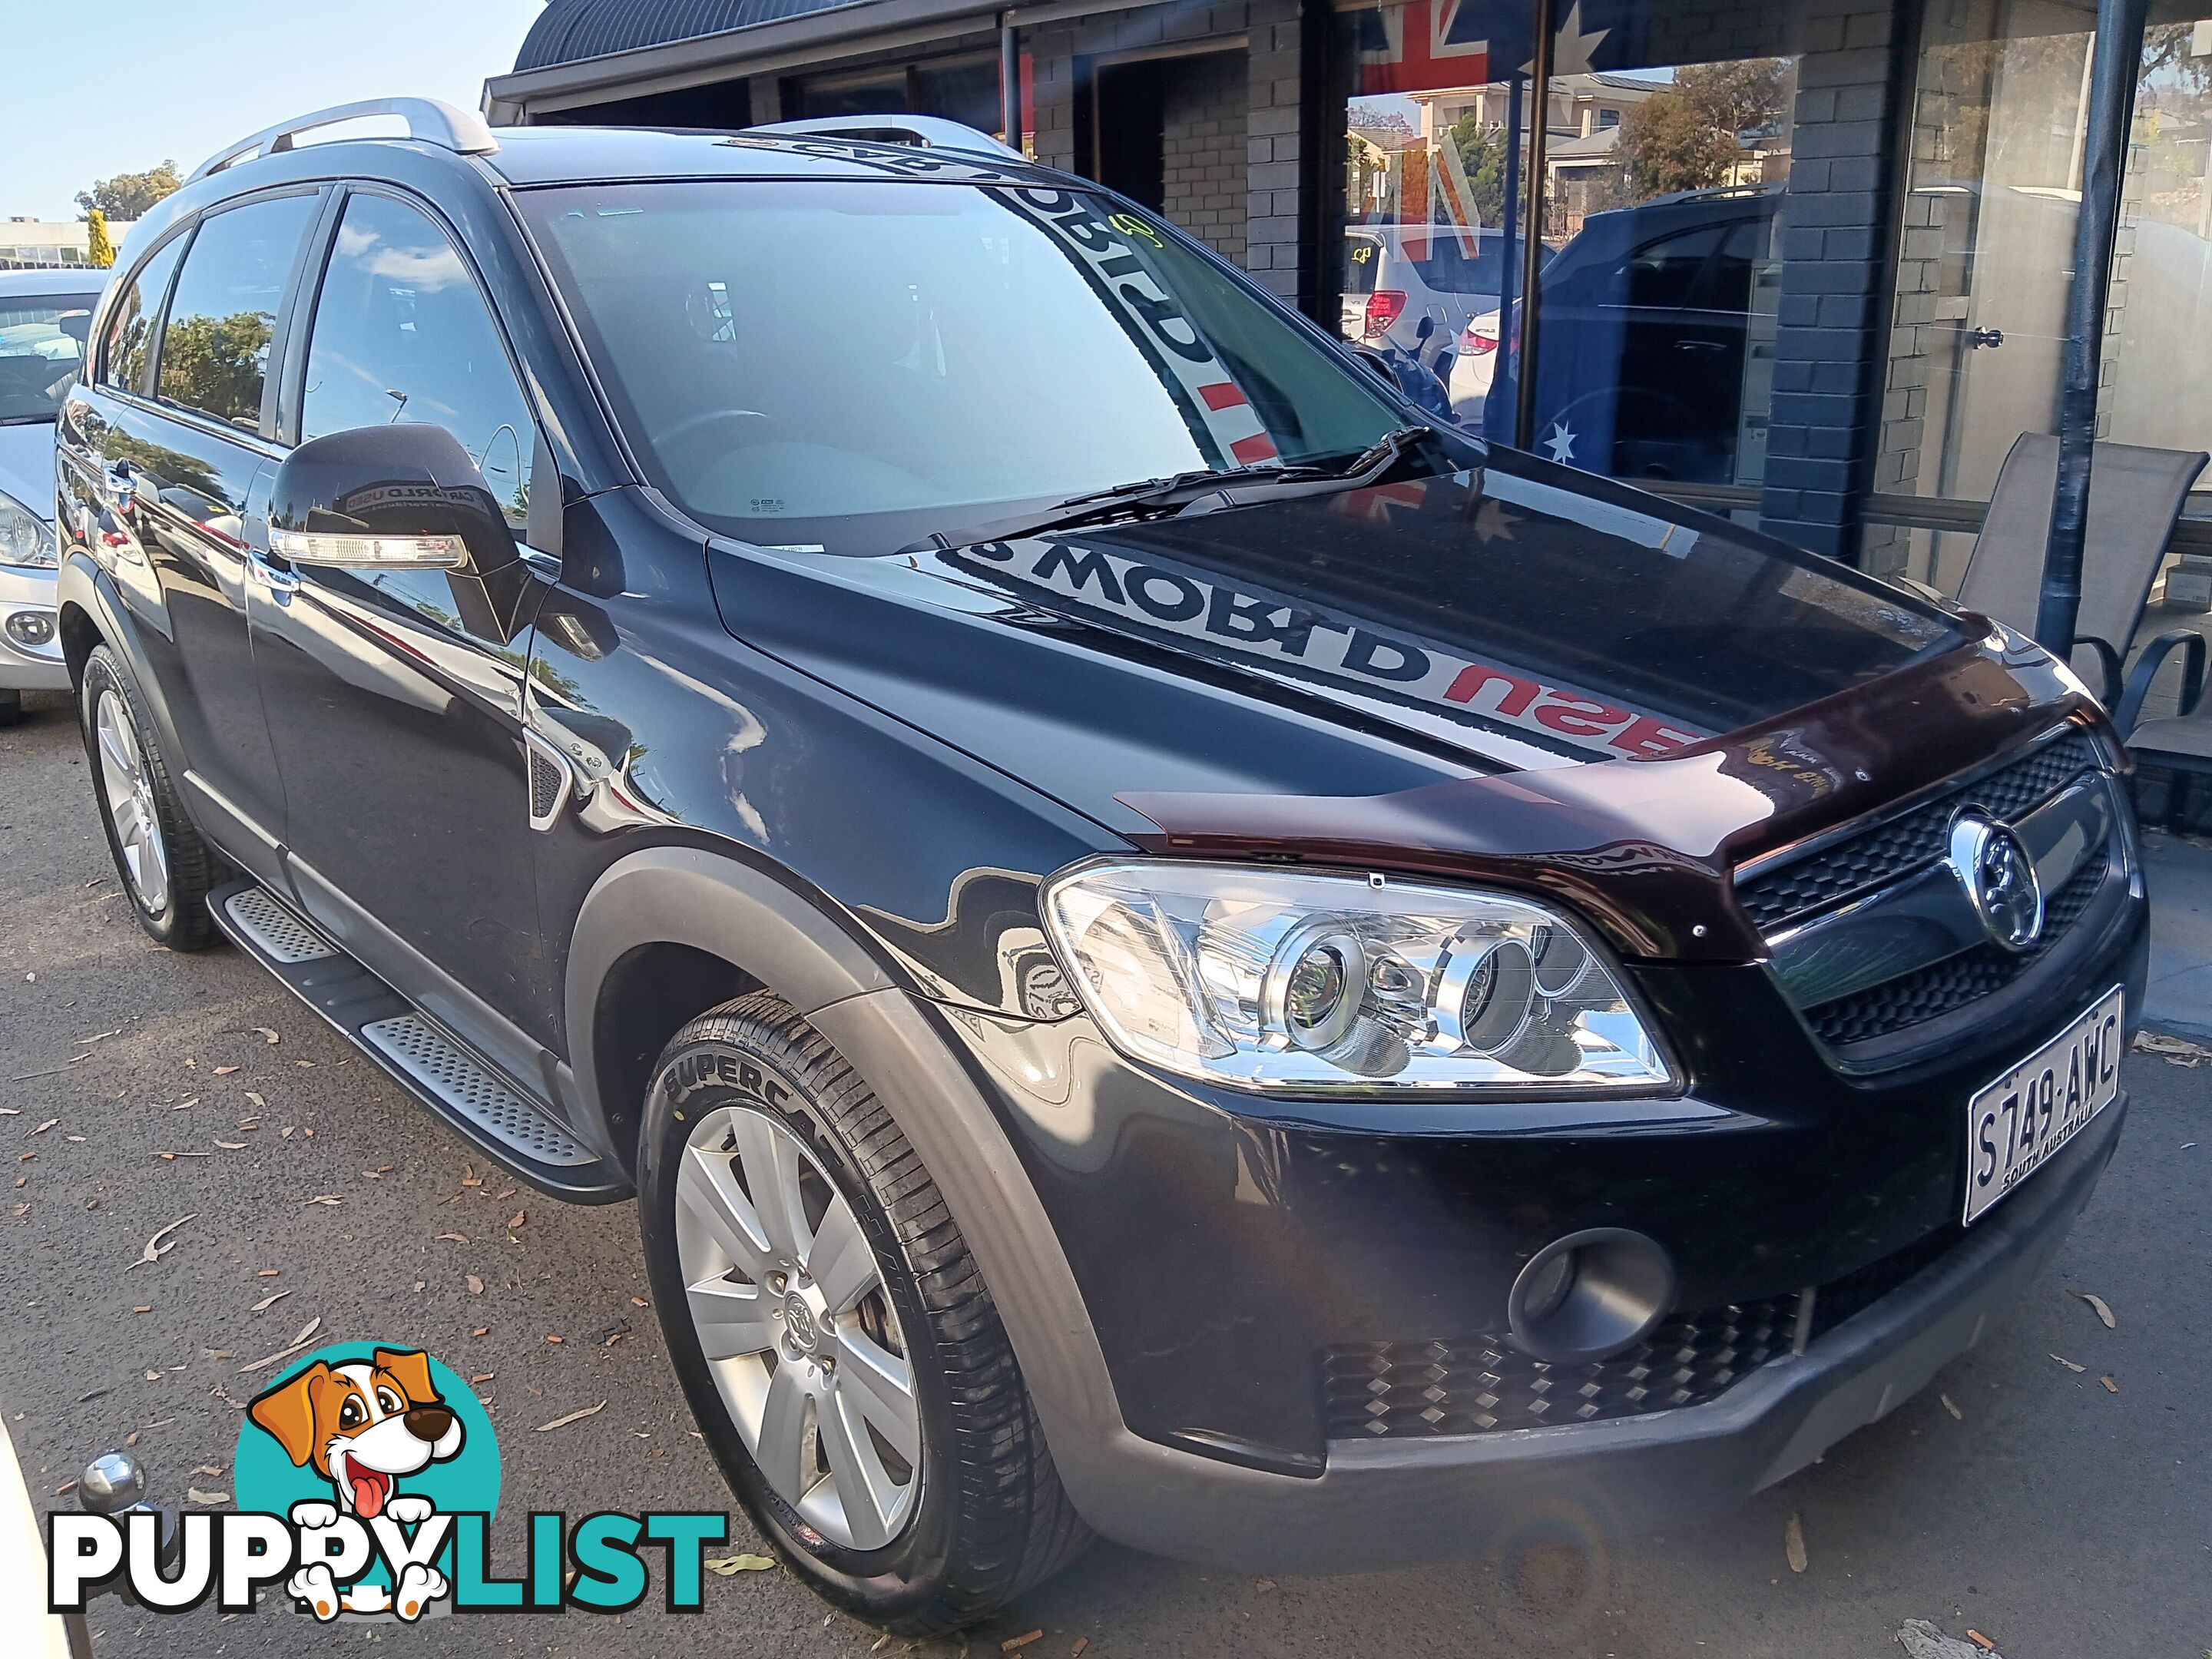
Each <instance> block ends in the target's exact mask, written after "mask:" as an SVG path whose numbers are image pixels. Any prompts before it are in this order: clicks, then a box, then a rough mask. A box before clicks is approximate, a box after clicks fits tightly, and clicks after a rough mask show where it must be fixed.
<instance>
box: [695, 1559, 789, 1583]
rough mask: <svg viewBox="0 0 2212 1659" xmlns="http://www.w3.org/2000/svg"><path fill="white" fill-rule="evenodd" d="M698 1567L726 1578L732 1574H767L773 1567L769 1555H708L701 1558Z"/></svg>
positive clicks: (773, 1564) (772, 1560) (773, 1561)
mask: <svg viewBox="0 0 2212 1659" xmlns="http://www.w3.org/2000/svg"><path fill="white" fill-rule="evenodd" d="M699 1565H701V1566H702V1567H704V1568H706V1569H707V1571H709V1572H718V1573H720V1574H721V1575H722V1577H725V1578H727V1577H731V1576H732V1574H734V1573H740V1572H769V1571H773V1570H774V1568H775V1557H774V1556H770V1555H708V1556H702V1557H701V1558H700V1560H699Z"/></svg>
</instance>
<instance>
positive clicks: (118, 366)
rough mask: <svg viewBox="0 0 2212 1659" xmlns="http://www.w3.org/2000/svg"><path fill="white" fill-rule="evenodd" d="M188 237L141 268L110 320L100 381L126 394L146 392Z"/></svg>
mask: <svg viewBox="0 0 2212 1659" xmlns="http://www.w3.org/2000/svg"><path fill="white" fill-rule="evenodd" d="M186 240H187V239H186V238H185V237H182V236H179V237H177V238H175V239H174V240H172V241H171V242H169V243H168V245H167V246H165V247H163V248H162V249H161V251H160V252H157V253H156V254H155V256H154V257H153V258H150V259H149V260H147V261H146V263H145V264H143V265H142V266H140V267H139V269H138V274H137V276H135V277H133V278H132V279H131V286H130V287H129V288H128V289H125V290H124V294H123V297H122V298H121V299H119V300H118V301H116V302H115V310H114V312H113V313H112V314H111V315H110V316H109V318H108V321H107V350H106V356H105V358H104V359H103V360H102V363H101V371H100V381H101V383H102V384H103V385H106V386H120V387H121V388H122V389H123V390H125V392H143V391H144V390H145V389H146V371H147V370H148V369H149V368H152V367H153V362H154V330H155V327H156V326H157V325H159V323H160V321H161V300H162V296H163V295H166V294H167V292H168V290H169V277H170V276H171V274H172V273H173V272H174V271H175V270H176V268H177V256H178V255H179V254H180V253H182V252H184V251H185V241H186Z"/></svg>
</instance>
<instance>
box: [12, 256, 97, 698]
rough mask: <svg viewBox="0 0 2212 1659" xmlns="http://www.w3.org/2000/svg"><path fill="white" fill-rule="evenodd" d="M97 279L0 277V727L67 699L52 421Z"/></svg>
mask: <svg viewBox="0 0 2212 1659" xmlns="http://www.w3.org/2000/svg"><path fill="white" fill-rule="evenodd" d="M106 282H107V273H106V271H104V270H88V269H83V268H77V269H64V270H0V725H5V724H6V723H7V722H9V720H13V719H15V717H16V715H17V714H20V713H21V709H22V706H23V693H24V692H26V691H66V690H69V668H68V665H66V664H65V663H64V661H63V660H62V642H61V640H60V637H59V636H58V634H57V632H56V629H55V623H56V620H57V616H56V611H55V608H54V565H55V547H56V544H55V540H54V526H53V512H54V419H55V416H56V415H57V414H58V412H59V411H60V409H61V404H62V397H63V394H64V393H65V392H67V391H68V390H69V387H70V383H71V382H73V381H74V380H76V377H77V372H78V370H79V369H80V368H82V367H83V363H84V356H85V350H86V338H87V336H88V331H90V329H91V327H92V313H93V307H95V306H96V305H98V304H99V303H100V289H102V288H103V287H105V286H106Z"/></svg>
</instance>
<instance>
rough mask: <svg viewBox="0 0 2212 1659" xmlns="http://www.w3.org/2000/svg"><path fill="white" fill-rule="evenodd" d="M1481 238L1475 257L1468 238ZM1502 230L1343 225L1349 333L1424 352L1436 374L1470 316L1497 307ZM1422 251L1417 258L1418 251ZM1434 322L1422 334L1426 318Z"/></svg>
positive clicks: (1441, 373)
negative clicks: (1470, 230) (1424, 338)
mask: <svg viewBox="0 0 2212 1659" xmlns="http://www.w3.org/2000/svg"><path fill="white" fill-rule="evenodd" d="M1467 235H1472V236H1474V239H1475V252H1474V254H1473V255H1472V256H1470V255H1469V254H1468V252H1467V248H1466V244H1465V243H1464V242H1463V241H1462V240H1461V239H1462V237H1463V236H1467ZM1504 241H1505V239H1504V234H1503V233H1502V232H1499V231H1495V230H1478V231H1473V232H1467V231H1461V230H1457V229H1455V228H1452V227H1450V226H1447V225H1353V226H1351V227H1349V228H1346V231H1345V247H1344V290H1343V297H1342V304H1343V329H1344V337H1345V338H1346V339H1347V340H1358V341H1361V342H1364V343H1366V344H1369V345H1382V344H1383V343H1386V342H1387V343H1389V344H1391V345H1394V346H1397V347H1399V348H1400V349H1403V350H1405V351H1408V352H1411V353H1413V355H1414V356H1418V357H1419V359H1420V361H1421V362H1422V365H1423V366H1424V367H1425V368H1430V369H1432V370H1434V371H1435V372H1436V374H1437V378H1438V379H1440V380H1441V379H1443V378H1444V377H1445V376H1446V375H1448V374H1449V373H1450V372H1451V369H1452V362H1451V359H1452V355H1453V353H1454V352H1455V351H1456V350H1457V349H1459V338H1460V335H1461V332H1462V330H1464V329H1465V328H1466V326H1467V325H1468V319H1470V318H1472V317H1474V315H1475V314H1476V313H1480V312H1484V311H1493V310H1495V309H1496V308H1497V306H1498V271H1499V269H1500V260H1501V258H1502V255H1503V253H1504ZM1416 256H1418V257H1416ZM1423 318H1426V319H1428V320H1429V324H1430V329H1429V336H1428V338H1427V339H1426V340H1425V341H1424V340H1422V339H1421V338H1420V335H1419V331H1420V325H1421V319H1423Z"/></svg>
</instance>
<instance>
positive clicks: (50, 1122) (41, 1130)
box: [23, 1117, 61, 1140]
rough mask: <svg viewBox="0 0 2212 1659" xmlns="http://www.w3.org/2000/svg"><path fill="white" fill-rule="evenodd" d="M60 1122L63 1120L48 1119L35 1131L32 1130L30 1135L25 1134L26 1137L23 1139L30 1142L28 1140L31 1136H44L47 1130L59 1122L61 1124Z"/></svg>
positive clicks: (56, 1118)
mask: <svg viewBox="0 0 2212 1659" xmlns="http://www.w3.org/2000/svg"><path fill="white" fill-rule="evenodd" d="M60 1121H61V1119H59V1118H58V1117H50V1118H48V1119H47V1120H46V1121H45V1122H44V1123H41V1124H40V1125H39V1127H37V1128H35V1129H33V1130H31V1131H30V1132H29V1133H27V1134H25V1135H24V1137H23V1139H26V1140H28V1139H30V1138H31V1136H32V1135H42V1134H44V1133H46V1131H47V1130H49V1129H51V1128H52V1127H54V1125H55V1124H57V1123H58V1122H60Z"/></svg>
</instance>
